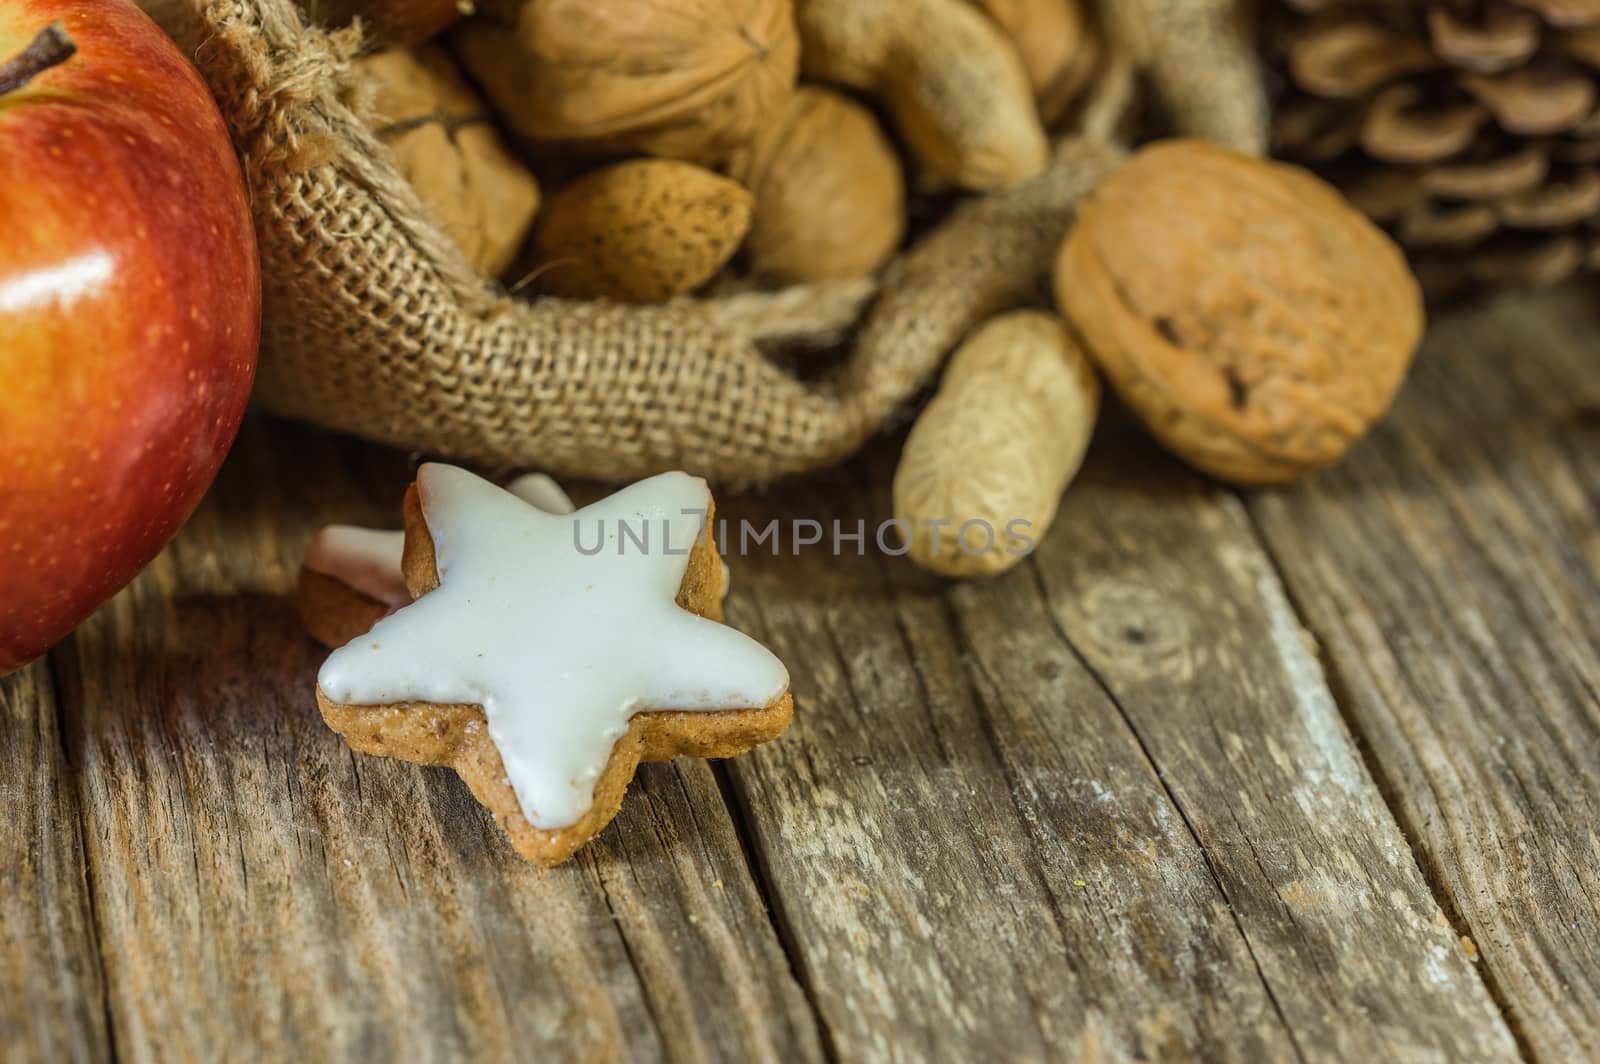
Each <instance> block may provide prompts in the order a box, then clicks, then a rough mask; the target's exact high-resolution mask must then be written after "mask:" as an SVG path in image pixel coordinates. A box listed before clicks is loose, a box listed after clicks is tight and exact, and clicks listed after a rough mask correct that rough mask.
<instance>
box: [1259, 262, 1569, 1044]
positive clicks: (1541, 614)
mask: <svg viewBox="0 0 1600 1064" xmlns="http://www.w3.org/2000/svg"><path fill="white" fill-rule="evenodd" d="M1597 337H1600V314H1597V313H1596V309H1595V304H1594V300H1593V297H1592V296H1591V295H1589V294H1587V293H1584V292H1581V291H1578V290H1576V289H1569V290H1566V291H1563V292H1560V293H1556V294H1553V295H1543V296H1518V297H1506V298H1502V299H1500V300H1497V301H1495V302H1492V303H1490V304H1488V305H1486V306H1482V307H1477V308H1466V309H1463V310H1460V311H1457V312H1455V313H1454V314H1452V315H1450V316H1449V317H1448V318H1446V319H1445V320H1443V321H1441V322H1440V323H1439V324H1438V325H1436V327H1435V328H1434V329H1433V331H1432V332H1431V334H1430V337H1429V339H1428V341H1427V343H1426V345H1425V350H1424V354H1423V356H1422V358H1421V360H1420V362H1419V364H1418V366H1417V368H1416V370H1415V371H1414V373H1413V376H1412V380H1411V381H1410V383H1409V384H1408V386H1407V388H1406V390H1405V392H1404V394H1403V395H1402V397H1401V400H1400V402H1399V404H1398V406H1397V408H1396V410H1395V411H1394V415H1393V417H1392V418H1391V419H1390V420H1389V421H1388V422H1387V423H1386V424H1385V425H1384V426H1383V427H1382V428H1380V429H1379V431H1378V432H1377V433H1376V434H1375V435H1374V437H1373V438H1372V439H1371V440H1369V441H1367V442H1366V443H1365V444H1363V445H1362V446H1361V447H1360V448H1359V449H1358V450H1357V451H1356V453H1355V454H1354V455H1353V456H1352V457H1351V458H1350V459H1349V460H1348V461H1347V462H1346V464H1344V465H1343V466H1341V467H1339V468H1337V469H1335V470H1333V471H1331V472H1329V473H1328V474H1326V475H1325V476H1322V477H1320V478H1318V479H1317V480H1315V481H1313V482H1312V483H1310V484H1309V485H1307V486H1305V487H1303V488H1300V489H1298V490H1295V491H1290V492H1284V493H1281V494H1270V495H1262V496H1260V497H1258V498H1256V499H1254V500H1253V502H1252V505H1251V509H1252V512H1253V514H1254V516H1255V518H1256V519H1257V521H1258V522H1259V525H1260V527H1261V530H1262V533H1263V535H1264V536H1265V539H1266V541H1267V542H1268V543H1269V544H1270V546H1271V549H1272V551H1273V553H1274V554H1275V555H1276V557H1277V560H1278V563H1279V565H1280V566H1281V568H1282V570H1283V572H1284V574H1285V576H1286V578H1287V581H1288V584H1289V586H1290V588H1291V589H1292V591H1293V593H1294V595H1295V598H1296V601H1297V602H1298V603H1299V604H1300V606H1301V607H1302V609H1303V611H1304V614H1305V616H1306V617H1307V618H1308V620H1309V623H1310V624H1311V626H1312V628H1313V629H1314V630H1315V632H1316V634H1317V636H1318V638H1319V639H1320V640H1321V642H1322V645H1323V650H1324V654H1325V657H1326V659H1327V661H1328V662H1329V664H1330V667H1331V672H1332V674H1333V676H1334V678H1335V680H1336V682H1337V687H1338V689H1339V692H1340V695H1341V697H1342V700H1343V702H1344V704H1345V706H1346V708H1347V712H1348V713H1349V715H1350V718H1351V719H1352V720H1353V721H1354V722H1355V725H1356V726H1357V727H1358V728H1359V729H1360V732H1361V734H1362V737H1363V740H1364V742H1365V743H1366V746H1367V749H1368V755H1369V758H1370V761H1371V763H1372V764H1373V765H1374V766H1375V768H1376V771H1377V773H1378V775H1379V778H1380V780H1381V781H1382V783H1383V784H1384V786H1385V789H1386V790H1387V792H1388V794H1389V798H1390V800H1391V802H1392V803H1393V806H1394V808H1395V810H1396V812H1397V814H1398V816H1399V819H1400V823H1401V825H1402V826H1403V827H1404V828H1405V830H1406V833H1407V835H1408V836H1409V837H1410V838H1411V840H1412V843H1413V845H1414V846H1415V847H1416V849H1417V851H1418V853H1419V854H1421V855H1422V859H1423V861H1424V863H1425V865H1426V867H1427V869H1428V871H1429V874H1430V875H1431V876H1432V877H1433V878H1434V880H1435V882H1436V883H1437V884H1438V885H1439V887H1441V888H1442V890H1443V894H1444V897H1445V898H1446V899H1447V903H1448V905H1449V907H1450V908H1451V909H1452V910H1453V915H1455V916H1457V917H1458V918H1459V921H1460V923H1461V924H1462V930H1463V932H1464V933H1467V934H1470V935H1471V937H1472V940H1473V941H1474V943H1475V944H1476V948H1477V949H1478V951H1479V952H1480V953H1481V955H1482V958H1483V965H1484V966H1485V968H1486V971H1487V975H1488V977H1489V979H1490V980H1491V982H1492V984H1493V986H1494V987H1495V988H1496V990H1497V992H1498V994H1499V995H1500V997H1501V998H1502V1000H1503V1001H1504V1003H1505V1005H1506V1009H1507V1012H1508V1015H1509V1016H1510V1017H1511V1019H1512V1021H1513V1022H1514V1024H1515V1026H1516V1029H1517V1031H1518V1033H1519V1035H1520V1036H1521V1038H1522V1040H1523V1042H1524V1044H1525V1045H1526V1046H1527V1047H1529V1048H1530V1049H1531V1050H1532V1051H1533V1052H1534V1054H1535V1055H1536V1056H1538V1057H1540V1058H1542V1059H1545V1060H1549V1061H1569V1060H1581V1059H1590V1060H1592V1059H1600V961H1597V958H1600V835H1597V827H1596V825H1597V824H1600V375H1597V373H1596V369H1597V367H1600V342H1597V339H1596V338H1597Z"/></svg>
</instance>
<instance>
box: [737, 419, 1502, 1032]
mask: <svg viewBox="0 0 1600 1064" xmlns="http://www.w3.org/2000/svg"><path fill="white" fill-rule="evenodd" d="M1104 442H1105V443H1106V444H1107V445H1106V446H1102V447H1101V448H1100V449H1098V450H1097V451H1096V453H1095V454H1094V455H1093V456H1092V457H1091V460H1090V463H1089V466H1088V470H1087V472H1086V474H1085V478H1084V480H1083V482H1081V483H1080V484H1079V485H1077V486H1075V487H1074V489H1073V491H1072V493H1071V494H1070V495H1069V498H1068V505H1067V507H1066V509H1065V511H1064V512H1063V514H1062V517H1061V519H1060V521H1059V523H1058V524H1057V526H1056V528H1055V529H1054V530H1053V531H1052V533H1051V535H1050V536H1049V537H1048V539H1047V540H1046V541H1045V543H1044V544H1043V545H1042V547H1041V549H1040V551H1039V552H1038V553H1037V554H1036V555H1035V557H1034V558H1033V559H1031V560H1030V561H1029V562H1028V563H1027V564H1025V565H1024V566H1022V567H1020V568H1019V569H1016V570H1014V571H1013V572H1011V573H1010V574H1007V575H1006V576H1004V577H1002V578H1000V579H997V580H994V581H991V582H986V583H972V584H966V585H961V586H955V587H951V586H948V585H944V584H941V583H938V582H936V581H933V580H931V579H929V578H925V577H923V576H921V575H919V574H918V573H916V572H915V571H914V570H913V569H912V568H911V567H910V566H909V564H907V563H905V562H903V561H896V560H894V559H887V560H886V559H883V558H881V557H864V558H857V557H854V556H846V557H843V558H839V559H834V558H830V557H826V556H824V555H823V554H820V553H813V554H811V555H802V556H801V557H799V558H794V557H788V556H785V557H782V558H778V559H774V558H771V557H766V556H760V555H758V556H752V557H748V558H744V559H740V560H739V561H738V562H737V563H736V570H735V572H736V575H735V581H734V598H733V600H732V602H731V603H730V617H731V618H732V619H733V620H734V621H735V622H736V623H740V624H743V625H746V626H748V627H750V628H752V629H754V630H756V631H758V632H760V633H761V634H763V635H764V636H765V637H766V638H767V639H768V641H769V642H770V643H771V644H772V645H773V646H774V647H775V649H777V650H778V652H779V654H780V655H782V656H783V657H784V658H785V660H786V661H788V662H789V664H790V667H791V671H792V672H793V674H794V676H795V684H796V698H797V705H798V706H799V707H800V708H799V711H798V712H797V714H796V724H795V726H794V728H793V730H792V731H791V734H790V735H789V736H788V737H786V739H785V740H784V741H782V742H780V743H777V744H774V745H772V746H769V747H766V748H763V749H761V750H758V751H756V752H755V753H753V754H752V755H750V756H748V757H746V758H742V759H740V760H738V761H735V762H733V763H732V765H731V768H730V773H731V775H732V778H733V779H734V781H735V783H736V786H737V792H738V794H739V796H740V798H741V799H742V800H743V801H744V802H745V803H747V805H748V807H749V808H748V814H747V815H748V817H749V820H750V822H751V825H752V834H753V836H754V839H755V844H756V847H757V849H758V851H759V853H760V855H761V859H762V864H763V867H764V870H765V871H766V873H767V875H768V876H769V877H770V880H771V886H770V889H771V891H772V894H773V900H774V906H775V908H776V911H777V912H778V913H779V915H780V916H781V918H782V920H783V922H784V924H785V926H786V927H787V928H788V941H789V946H790V949H791V951H792V952H793V954H794V955H795V957H796V960H797V963H798V964H799V967H800V970H801V971H802V973H803V976H804V978H805V980H806V982H807V983H808V985H809V986H810V988H811V991H812V994H813V996H814V998H815V1000H816V1001H817V1004H818V1008H819V1011H820V1013H821V1015H822V1017H823V1019H824V1021H825V1023H826V1024H827V1026H828V1029H829V1033H830V1036H831V1037H832V1039H833V1042H834V1044H835V1046H836V1047H837V1048H838V1050H839V1053H840V1056H841V1057H843V1058H845V1059H856V1058H858V1057H859V1058H877V1057H881V1056H884V1055H891V1054H895V1053H901V1054H904V1055H906V1056H909V1057H913V1058H916V1057H949V1058H957V1059H960V1058H981V1057H990V1056H994V1057H1001V1058H1019V1059H1037V1058H1043V1057H1048V1056H1053V1055H1057V1054H1061V1055H1065V1056H1068V1057H1071V1056H1074V1055H1084V1056H1091V1057H1097V1058H1103V1059H1119V1060H1122V1059H1170V1058H1189V1057H1197V1058H1201V1059H1241V1060H1263V1059H1307V1060H1344V1059H1374V1058H1380V1057H1382V1058H1395V1059H1429V1058H1438V1059H1453V1060H1503V1059H1511V1058H1514V1057H1515V1055H1516V1047H1515V1044H1514V1042H1513V1041H1512V1039H1511V1037H1510V1034H1509V1032H1508V1031H1507V1029H1506V1027H1505V1025H1504V1024H1503V1022H1502V1021H1501V1019H1500V1017H1499V1014H1498V1011H1497V1009H1496V1007H1495V1005H1494V1003H1493V1001H1492V1000H1491V998H1490V997H1489V995H1488V993H1487V992H1486V991H1485V989H1484V987H1483V985H1482V984H1481V982H1480V981H1479V979H1478V977H1477V975H1476V973H1475V972H1474V970H1473V967H1472V965H1471V963H1470V960H1469V959H1468V957H1467V956H1466V955H1465V954H1464V952H1463V950H1462V948H1461V946H1460V945H1459V943H1458V941H1457V938H1456V936H1455V934H1454V933H1453V932H1452V931H1451V929H1450V927H1449V924H1448V921H1447V920H1446V919H1445V918H1444V916H1443V915H1442V914H1441V913H1440V912H1439V910H1438V908H1437V906H1436V905H1435V904H1434V902H1433V900H1432V898H1431V896H1430V894H1429V891H1428V888H1427V885H1426V883H1425V882H1424V880H1423V877H1422V875H1421V873H1420V871H1419V869H1418V868H1417V866H1416V864H1415V863H1414V862H1413V860H1412V858H1411V855H1410V853H1409V851H1408V850H1407V848H1406V846H1405V842H1404V840H1403V839H1402V838H1401V836H1400V833H1399V831H1398V830H1397V828H1396V825H1395V823H1394V821H1393V820H1392V818H1391V817H1390V816H1389V814H1388V812H1387V810H1386V809H1385V807H1384V805H1383V801H1382V798H1381V796H1380V794H1379V793H1378V791H1377V789H1376V788H1375V787H1374V785H1373V784H1372V782H1371V780H1370V779H1369V777H1368V776H1367V774H1366V772H1365V770H1364V768H1363V767H1362V765H1361V763H1360V760H1359V758H1358V757H1357V755H1356V753H1355V750H1354V747H1353V745H1352V744H1351V742H1350V739H1349V737H1348V735H1347V734H1346V733H1345V732H1344V730H1343V728H1342V726H1341V725H1340V722H1339V717H1338V714H1337V711H1336V709H1335V707H1334V705H1333V703H1332V700H1331V698H1330V696H1329V693H1328V690H1327V688H1326V686H1325V685H1324V683H1323V680H1322V677H1321V674H1320V672H1319V671H1318V668H1317V665H1316V662H1315V659H1314V658H1313V657H1312V655H1311V653H1310V652H1309V650H1308V648H1307V645H1306V643H1305V642H1304V638H1303V633H1302V631H1301V629H1300V627H1299V625H1298V623H1297V621H1296V620H1295V618H1294V615H1293V613H1292V611H1291V610H1290V608H1289V606H1288V604H1287V601H1286V599H1285V597H1284V594H1283V590H1282V588H1281V587H1280V585H1279V584H1278V583H1277V579H1276V577H1275V575H1274V574H1273V571H1272V567H1271V564H1270V561H1269V560H1268V559H1267V557H1266V556H1265V555H1264V554H1263V553H1262V552H1261V550H1260V548H1259V546H1258V545H1257V544H1256V542H1255V540H1254V538H1253V534H1252V531H1251V528H1250V525H1249V521H1248V519H1247V518H1246V516H1245V514H1244V511H1243V509H1242V508H1241V507H1240V506H1239V504H1238V502H1237V500H1235V499H1234V498H1233V497H1232V496H1230V495H1227V494H1225V493H1223V492H1220V491H1218V490H1216V489H1212V488H1208V487H1206V486H1204V485H1203V484H1202V483H1201V482H1200V481H1198V480H1197V479H1196V478H1194V477H1193V476H1191V475H1189V474H1187V473H1184V472H1183V471H1181V470H1179V469H1178V468H1177V467H1176V466H1174V465H1172V464H1171V463H1168V462H1166V461H1164V460H1159V459H1152V458H1151V457H1150V456H1149V449H1148V447H1146V446H1144V445H1143V444H1141V443H1139V442H1137V441H1131V440H1129V439H1128V438H1127V436H1126V434H1125V433H1124V434H1117V433H1113V438H1112V439H1111V440H1109V441H1104ZM892 458H893V454H892V451H891V452H890V453H889V454H888V455H887V460H883V459H880V460H879V461H878V462H877V465H876V467H872V468H867V469H862V470H855V471H852V472H848V473H845V474H841V475H839V476H838V477H835V478H834V479H833V480H832V481H829V482H825V483H823V484H820V485H817V486H813V487H811V488H809V489H807V490H805V491H803V492H802V491H786V492H785V493H783V494H782V495H781V496H780V495H778V494H776V493H774V494H773V495H772V496H771V497H770V499H768V500H766V501H765V502H763V503H761V504H760V505H756V506H754V508H753V509H752V510H751V511H750V512H749V513H747V514H746V515H745V516H747V517H748V518H749V519H750V520H751V521H752V522H753V523H754V524H755V525H757V526H759V525H761V524H763V523H764V522H765V521H766V520H767V519H769V518H770V517H771V516H778V517H780V518H782V519H785V520H787V519H789V518H793V517H813V518H816V517H824V516H825V515H835V514H837V515H838V516H840V517H841V518H842V519H843V520H844V522H845V525H846V527H847V528H853V527H854V525H855V521H856V520H857V519H858V518H864V519H865V520H867V522H868V527H869V528H870V527H873V526H874V525H875V524H876V522H878V521H881V520H882V519H884V518H885V517H886V516H887V514H886V513H885V511H884V498H883V497H884V495H885V494H886V488H887V484H888V473H889V470H888V468H886V466H887V465H888V463H889V461H892ZM737 506H738V504H737V503H734V504H725V506H724V512H725V513H729V514H730V515H732V514H734V513H736V512H737V510H736V508H737Z"/></svg>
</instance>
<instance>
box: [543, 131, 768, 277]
mask: <svg viewBox="0 0 1600 1064" xmlns="http://www.w3.org/2000/svg"><path fill="white" fill-rule="evenodd" d="M753 208H754V200H753V199H752V198H751V196H750V193H749V192H748V191H746V190H745V188H744V187H743V186H742V185H740V184H739V183H738V182H736V181H732V180H730V179H728V178H726V177H722V176H721V175H719V174H714V173H712V172H711V171H709V170H703V169H701V168H700V167H698V166H695V165H693V164H691V163H686V162H680V161H678V160H676V159H631V160H629V161H627V162H622V163H616V164H614V165H612V166H606V167H602V168H601V169H599V170H594V171H591V172H590V173H587V174H584V175H583V176H582V177H580V178H578V179H577V180H576V181H573V182H572V183H571V184H568V185H565V186H563V187H562V188H560V189H558V190H557V191H556V192H555V193H554V194H553V195H552V196H551V197H550V199H549V202H548V203H547V204H546V206H545V211H544V215H543V216H542V217H541V218H540V220H539V226H538V228H537V230H536V231H535V232H534V238H533V248H532V250H533V255H534V262H533V264H532V267H533V270H534V271H535V272H536V273H537V275H538V279H539V287H540V288H541V289H542V290H543V291H545V292H549V293H552V294H554V295H563V296H571V297H573V298H577V299H614V300H619V301H623V302H630V303H659V302H662V301H664V300H667V299H671V298H672V297H673V296H678V295H682V294H684V293H686V292H689V291H692V290H693V289H695V288H698V287H699V286H700V285H702V284H704V283H705V282H706V281H708V280H710V279H711V277H712V276H713V275H714V274H715V273H716V272H717V271H718V270H719V269H721V268H722V265H723V264H724V263H725V262H727V261H728V259H729V258H731V257H732V256H733V253H734V252H735V251H737V250H738V249H739V242H740V241H741V240H743V239H744V235H745V233H746V232H747V231H749V228H750V215H751V212H752V210H753Z"/></svg>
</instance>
